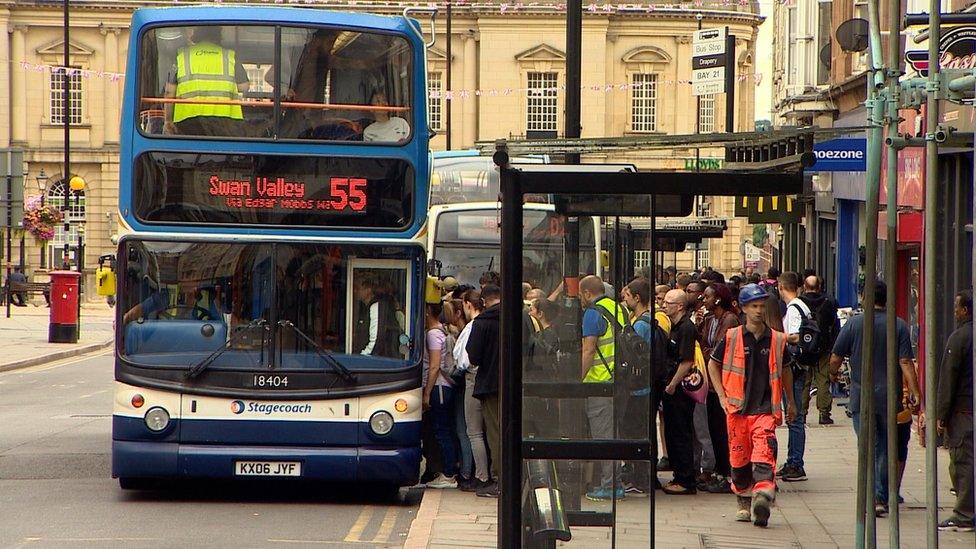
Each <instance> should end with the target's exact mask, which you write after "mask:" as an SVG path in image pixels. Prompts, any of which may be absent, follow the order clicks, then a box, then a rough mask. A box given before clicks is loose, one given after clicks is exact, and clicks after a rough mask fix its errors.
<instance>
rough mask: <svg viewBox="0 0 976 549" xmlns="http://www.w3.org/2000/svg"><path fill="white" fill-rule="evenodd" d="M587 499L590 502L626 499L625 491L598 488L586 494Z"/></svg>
mask: <svg viewBox="0 0 976 549" xmlns="http://www.w3.org/2000/svg"><path fill="white" fill-rule="evenodd" d="M586 499H588V500H590V501H610V500H611V499H624V489H623V488H616V489H615V490H611V489H610V488H598V489H596V490H591V491H589V492H587V493H586Z"/></svg>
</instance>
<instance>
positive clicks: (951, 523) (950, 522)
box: [939, 517, 976, 532]
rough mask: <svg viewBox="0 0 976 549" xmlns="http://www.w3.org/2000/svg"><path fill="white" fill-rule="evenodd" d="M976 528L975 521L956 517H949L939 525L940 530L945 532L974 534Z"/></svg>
mask: <svg viewBox="0 0 976 549" xmlns="http://www.w3.org/2000/svg"><path fill="white" fill-rule="evenodd" d="M974 529H976V527H974V525H973V521H971V520H970V521H966V520H961V519H958V518H956V517H949V518H947V519H945V520H944V521H942V522H940V523H939V530H942V531H943V532H972V531H973V530H974Z"/></svg>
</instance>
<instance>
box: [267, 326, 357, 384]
mask: <svg viewBox="0 0 976 549" xmlns="http://www.w3.org/2000/svg"><path fill="white" fill-rule="evenodd" d="M278 326H281V327H283V328H291V330H292V331H293V332H295V334H297V335H298V337H300V338H302V339H303V340H304V341H305V343H308V344H309V345H311V346H312V348H313V349H315V352H316V353H318V355H319V356H320V357H322V360H324V361H325V362H326V363H327V364H328V365H330V366H332V369H333V370H335V372H336V373H337V374H339V377H341V378H342V379H344V380H346V381H356V376H355V375H353V373H352V372H350V371H349V368H346V367H345V366H343V365H342V363H341V362H339V361H338V360H337V359H336V358H335V357H334V356H332V353H331V352H329V351H328V350H326V349H324V348H323V347H322V346H321V345H319V344H318V343H316V342H315V340H313V339H312V338H310V337H308V335H307V334H305V332H303V331H302V330H301V329H300V328H299V327H298V326H295V324H294V323H293V322H292V321H290V320H279V321H278Z"/></svg>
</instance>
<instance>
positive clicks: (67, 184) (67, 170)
mask: <svg viewBox="0 0 976 549" xmlns="http://www.w3.org/2000/svg"><path fill="white" fill-rule="evenodd" d="M63 15H64V67H62V70H61V122H62V123H63V126H64V176H63V178H62V179H61V182H62V183H63V184H64V201H63V202H61V211H62V213H64V257H63V258H62V260H61V266H62V268H67V264H68V257H69V254H70V251H71V240H69V237H68V235H69V234H70V230H71V221H70V219H69V216H70V213H71V210H70V209H69V208H68V200H70V199H71V109H70V105H71V84H70V81H69V78H68V67H69V66H70V65H71V48H70V46H69V43H70V40H69V39H70V32H69V26H68V24H69V22H70V16H69V15H68V0H64V14H63ZM52 267H53V265H52Z"/></svg>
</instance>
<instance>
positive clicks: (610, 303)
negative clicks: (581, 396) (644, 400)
mask: <svg viewBox="0 0 976 549" xmlns="http://www.w3.org/2000/svg"><path fill="white" fill-rule="evenodd" d="M579 298H580V305H582V307H583V353H582V355H583V363H582V367H583V369H582V375H583V383H612V382H613V367H614V355H615V353H616V345H615V343H614V335H615V334H618V333H620V330H621V329H622V328H623V326H624V323H625V322H626V320H625V319H626V318H627V317H626V316H625V315H626V314H627V313H626V309H625V308H624V306H623V305H621V304H619V303H617V302H616V301H614V300H613V299H612V298H610V297H607V295H606V290H605V288H604V286H603V280H602V279H601V278H600V277H598V276H593V275H590V276H587V277H585V278H583V279H582V280H580V283H579ZM610 319H614V321H615V322H616V324H617V325H616V326H613V325H611V324H610V322H609V320H610ZM586 418H587V419H588V420H589V423H590V437H591V438H593V439H594V440H599V439H612V438H613V437H614V435H613V423H614V413H613V397H588V398H587V399H586ZM598 469H599V471H600V484H599V487H598V488H596V489H595V490H592V491H590V492H588V493H587V494H586V498H587V499H590V500H593V501H605V500H608V499H614V498H615V499H622V498H623V497H624V489H623V487H622V486H621V485H620V482H619V479H615V477H614V474H613V470H614V467H613V463H612V462H610V461H603V462H601V463H600V466H599V467H598Z"/></svg>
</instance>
